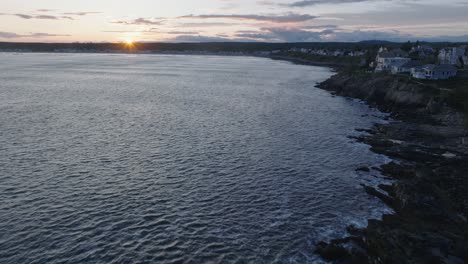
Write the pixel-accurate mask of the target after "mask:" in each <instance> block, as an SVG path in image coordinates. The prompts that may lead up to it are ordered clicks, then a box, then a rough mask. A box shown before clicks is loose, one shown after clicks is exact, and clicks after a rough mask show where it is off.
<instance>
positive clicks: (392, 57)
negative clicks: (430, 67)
mask: <svg viewBox="0 0 468 264" xmlns="http://www.w3.org/2000/svg"><path fill="white" fill-rule="evenodd" d="M381 49H382V48H381ZM407 56H408V53H406V52H404V51H403V50H401V49H395V50H392V51H383V52H379V53H378V54H377V57H376V60H375V61H376V67H375V71H376V72H380V71H389V70H391V69H392V67H393V66H394V65H397V66H398V65H403V64H404V63H406V62H408V61H410V60H411V59H410V58H407Z"/></svg>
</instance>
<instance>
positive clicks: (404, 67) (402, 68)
mask: <svg viewBox="0 0 468 264" xmlns="http://www.w3.org/2000/svg"><path fill="white" fill-rule="evenodd" d="M422 65H423V63H422V62H420V61H408V62H404V63H398V64H394V65H393V66H392V69H391V71H392V73H393V74H398V73H410V72H411V69H413V68H416V67H419V66H422Z"/></svg>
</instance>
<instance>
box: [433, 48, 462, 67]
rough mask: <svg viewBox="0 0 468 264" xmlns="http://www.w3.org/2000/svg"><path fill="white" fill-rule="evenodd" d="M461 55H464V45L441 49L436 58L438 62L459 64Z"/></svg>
mask: <svg viewBox="0 0 468 264" xmlns="http://www.w3.org/2000/svg"><path fill="white" fill-rule="evenodd" d="M463 56H465V47H452V48H443V49H441V50H440V51H439V56H438V58H439V63H440V64H452V65H459V64H460V60H461V59H463Z"/></svg>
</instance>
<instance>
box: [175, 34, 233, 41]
mask: <svg viewBox="0 0 468 264" xmlns="http://www.w3.org/2000/svg"><path fill="white" fill-rule="evenodd" d="M166 41H169V42H232V41H233V40H232V39H230V38H223V37H212V36H201V35H179V36H176V37H174V38H172V39H168V40H166Z"/></svg>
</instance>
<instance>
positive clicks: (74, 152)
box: [0, 53, 384, 263]
mask: <svg viewBox="0 0 468 264" xmlns="http://www.w3.org/2000/svg"><path fill="white" fill-rule="evenodd" d="M0 57H1V58H0V59H1V60H2V62H4V63H2V64H1V65H0V111H1V113H2V114H1V115H0V151H1V153H2V155H0V201H2V202H1V203H0V263H315V262H320V261H321V260H320V259H319V258H318V257H317V256H316V255H314V254H313V250H314V243H315V242H316V241H318V240H320V239H327V238H330V237H336V236H340V235H342V234H344V232H345V226H346V225H347V224H349V223H354V224H356V225H363V224H365V222H366V219H367V218H368V217H375V216H378V215H379V214H381V213H382V210H383V209H384V207H383V206H382V204H381V203H380V202H379V201H377V200H375V199H374V198H372V197H369V196H367V195H366V194H365V193H364V192H363V191H362V190H361V188H360V186H359V183H361V182H363V181H366V182H367V181H379V179H378V178H375V177H369V178H371V179H369V178H366V176H364V175H358V174H356V173H355V171H354V169H355V168H356V167H359V166H361V165H362V164H368V165H372V164H376V163H381V162H383V160H384V157H380V156H377V155H375V154H373V153H371V152H370V151H369V149H368V147H367V146H365V145H361V144H355V143H353V142H350V140H349V139H348V138H347V136H348V135H351V134H353V133H355V132H353V129H354V128H358V127H369V126H370V125H371V123H372V122H378V121H379V113H377V112H374V113H370V116H371V117H366V118H362V115H364V114H368V113H369V111H373V110H369V109H368V108H367V107H366V106H365V105H362V104H359V103H356V102H354V101H349V100H345V99H340V98H335V97H332V96H330V95H329V94H328V93H326V92H324V91H321V90H318V89H315V88H314V87H313V85H314V84H315V83H316V82H317V81H320V80H324V79H326V78H328V76H330V74H332V73H331V72H330V71H329V70H328V69H324V68H317V67H305V66H299V65H292V64H290V63H287V62H280V61H269V60H265V59H259V58H245V57H243V58H237V57H226V58H225V57H209V56H206V57H199V56H150V55H144V56H143V55H142V56H126V55H120V56H114V55H92V54H88V55H85V54H81V55H73V54H70V55H51V54H27V55H24V56H13V55H11V54H7V53H3V54H0ZM373 115H376V117H372V116H373Z"/></svg>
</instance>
